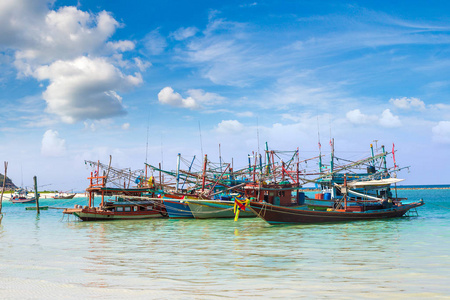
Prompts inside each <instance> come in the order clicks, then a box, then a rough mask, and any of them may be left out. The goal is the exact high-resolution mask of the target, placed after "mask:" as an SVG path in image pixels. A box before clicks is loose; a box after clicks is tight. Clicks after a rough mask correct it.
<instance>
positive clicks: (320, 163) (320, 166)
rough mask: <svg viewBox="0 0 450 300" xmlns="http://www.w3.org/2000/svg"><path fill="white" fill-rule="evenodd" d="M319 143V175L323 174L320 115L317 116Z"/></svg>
mask: <svg viewBox="0 0 450 300" xmlns="http://www.w3.org/2000/svg"><path fill="white" fill-rule="evenodd" d="M317 141H318V144H319V173H322V145H321V144H320V128H319V116H318V115H317Z"/></svg>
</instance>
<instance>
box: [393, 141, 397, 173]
mask: <svg viewBox="0 0 450 300" xmlns="http://www.w3.org/2000/svg"><path fill="white" fill-rule="evenodd" d="M394 148H395V145H394V143H392V158H393V159H394V169H395V168H397V164H396V163H395V149H394Z"/></svg>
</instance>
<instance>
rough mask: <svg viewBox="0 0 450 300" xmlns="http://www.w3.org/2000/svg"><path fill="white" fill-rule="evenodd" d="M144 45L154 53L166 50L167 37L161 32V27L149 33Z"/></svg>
mask: <svg viewBox="0 0 450 300" xmlns="http://www.w3.org/2000/svg"><path fill="white" fill-rule="evenodd" d="M143 43H144V46H145V48H146V49H147V51H148V52H150V54H152V55H158V54H161V53H163V52H164V50H165V49H166V47H167V41H166V39H165V38H164V37H163V36H162V35H161V34H160V33H159V28H157V29H155V30H153V31H151V32H150V33H148V34H147V35H146V36H145V37H144V40H143Z"/></svg>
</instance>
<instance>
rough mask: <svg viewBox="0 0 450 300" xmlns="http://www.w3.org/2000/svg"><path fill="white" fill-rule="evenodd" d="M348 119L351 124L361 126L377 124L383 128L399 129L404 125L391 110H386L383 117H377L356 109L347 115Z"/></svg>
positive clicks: (382, 114)
mask: <svg viewBox="0 0 450 300" xmlns="http://www.w3.org/2000/svg"><path fill="white" fill-rule="evenodd" d="M345 116H346V118H347V120H348V121H350V123H352V124H356V125H358V124H359V125H360V124H376V123H378V124H379V125H381V126H383V127H389V128H392V127H399V126H401V125H402V123H401V121H400V119H399V117H398V116H395V115H393V114H392V112H391V110H390V109H385V110H384V111H383V112H382V113H381V116H379V117H378V116H376V115H366V114H363V113H362V112H361V111H360V110H359V109H354V110H351V111H349V112H347V113H346V115H345Z"/></svg>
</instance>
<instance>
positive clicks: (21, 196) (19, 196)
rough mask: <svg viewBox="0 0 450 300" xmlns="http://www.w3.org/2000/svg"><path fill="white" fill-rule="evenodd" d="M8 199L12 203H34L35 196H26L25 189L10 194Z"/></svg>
mask: <svg viewBox="0 0 450 300" xmlns="http://www.w3.org/2000/svg"><path fill="white" fill-rule="evenodd" d="M10 201H11V202H12V203H36V198H35V197H30V196H28V192H27V191H25V190H20V191H19V192H18V193H16V194H14V195H12V196H11V199H10Z"/></svg>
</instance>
